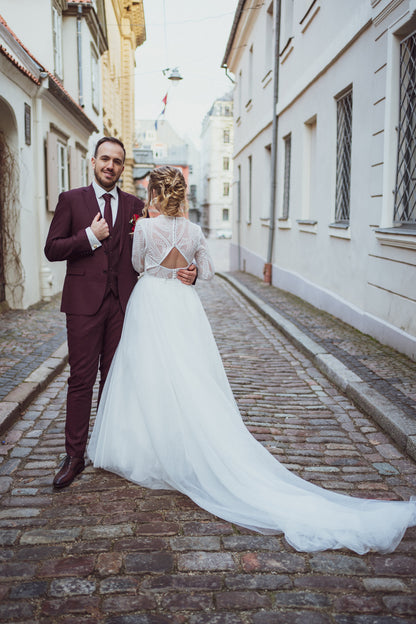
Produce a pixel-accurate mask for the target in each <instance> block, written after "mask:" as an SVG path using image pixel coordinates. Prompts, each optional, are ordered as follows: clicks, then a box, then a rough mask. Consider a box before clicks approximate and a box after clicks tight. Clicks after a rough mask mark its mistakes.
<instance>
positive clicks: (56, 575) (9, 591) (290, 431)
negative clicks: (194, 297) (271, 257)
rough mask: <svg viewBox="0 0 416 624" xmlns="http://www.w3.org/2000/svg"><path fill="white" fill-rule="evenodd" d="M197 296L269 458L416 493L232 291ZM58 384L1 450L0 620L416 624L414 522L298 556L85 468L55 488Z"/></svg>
mask: <svg viewBox="0 0 416 624" xmlns="http://www.w3.org/2000/svg"><path fill="white" fill-rule="evenodd" d="M198 291H199V293H200V296H201V299H202V302H203V304H204V306H205V309H206V311H207V313H208V316H209V319H210V321H211V325H212V327H213V331H214V334H215V338H216V340H217V344H218V346H219V349H220V352H221V355H222V358H223V361H224V365H225V368H226V372H227V375H228V378H229V380H230V383H231V385H232V388H233V391H234V394H235V397H236V399H237V402H238V404H239V407H240V410H241V413H242V416H243V418H244V421H245V423H246V425H247V426H248V428H249V429H250V431H251V432H252V434H253V435H255V437H256V438H257V439H258V440H259V441H261V442H262V443H263V444H264V445H265V446H266V447H267V448H268V449H269V450H270V452H271V453H273V454H274V455H275V456H276V458H277V459H279V461H281V462H282V463H284V465H285V466H286V467H288V468H289V469H290V470H292V471H293V472H295V473H296V474H298V475H300V476H301V477H302V478H304V479H306V480H310V481H312V482H314V483H316V484H318V485H320V486H322V487H324V488H328V489H331V490H334V491H337V492H340V493H347V494H350V495H353V496H358V497H368V498H382V499H391V500H400V499H408V498H409V497H410V496H415V495H416V463H415V461H414V460H413V459H411V458H410V457H409V456H408V455H406V454H405V453H404V451H402V450H400V449H399V448H398V447H397V446H396V445H395V443H394V442H393V441H392V439H391V438H390V437H389V435H388V434H387V433H385V432H384V431H382V430H381V429H380V428H379V426H378V425H377V424H376V423H375V422H374V421H373V420H371V419H370V418H369V417H368V416H366V415H365V414H363V413H361V412H360V411H359V410H358V409H357V408H356V407H355V406H354V404H353V403H352V402H351V401H350V399H348V398H347V397H346V396H345V395H344V394H343V393H342V392H341V391H340V390H338V389H337V388H336V387H335V386H334V385H332V383H331V382H330V381H328V379H327V378H326V377H325V376H324V375H323V373H322V372H320V371H319V370H318V369H317V368H315V367H314V366H313V365H312V363H311V361H310V359H308V358H307V357H306V355H304V354H303V353H302V352H300V351H299V350H298V349H297V348H296V347H295V346H294V345H293V343H292V342H290V341H289V339H288V338H286V337H285V336H284V335H283V334H281V333H280V332H279V331H278V330H277V329H276V328H275V327H274V326H273V325H272V324H271V323H269V321H268V320H266V319H265V318H264V317H263V316H262V315H261V314H260V313H259V312H257V311H256V310H255V309H254V308H253V307H252V306H251V305H250V304H249V303H247V301H246V300H245V299H244V298H243V297H242V296H241V295H240V294H239V293H238V292H236V290H235V289H234V288H233V286H231V285H230V284H229V283H227V282H225V281H224V280H222V279H221V278H219V277H216V278H215V279H214V280H213V281H212V282H209V283H198ZM271 292H272V291H271V290H270V293H271ZM22 314H23V313H22ZM62 316H63V315H62ZM22 318H24V317H22ZM305 318H306V317H305ZM60 322H62V318H61V321H60ZM62 329H63V325H61V326H60V327H58V328H57V327H55V330H54V331H55V337H49V338H45V337H42V340H44V341H45V340H47V339H48V340H52V341H54V340H55V339H56V344H55V342H53V345H51V350H53V349H56V348H57V347H58V346H59V345H60V344H61V342H62V340H60V339H61V338H62V335H61V333H60V332H61V331H62ZM45 331H46V326H45ZM322 331H323V330H322ZM327 331H328V332H332V333H335V329H333V328H331V329H330V327H329V325H328V330H327ZM42 340H41V341H42ZM345 345H346V343H345V344H343V345H342V346H343V347H345ZM52 347H53V348H52ZM17 348H18V347H17V346H16V349H17ZM39 348H40V347H39ZM51 350H50V351H48V352H47V354H46V357H47V356H48V355H49V354H50V352H51ZM345 351H348V348H345ZM201 356H202V354H201ZM351 356H355V353H351ZM27 357H29V355H27ZM23 359H24V358H23ZM369 359H370V356H369ZM400 362H401V360H400ZM12 365H13V366H14V365H15V364H14V363H10V367H11V366H12ZM382 365H383V366H384V364H382V363H380V366H382ZM398 366H399V364H398ZM400 366H402V364H401V363H400ZM10 367H9V369H10ZM386 370H387V367H386ZM409 374H410V373H409ZM412 374H413V373H412ZM2 375H3V376H4V379H6V378H7V367H5V368H4V370H2ZM10 376H11V375H10ZM67 376H68V370H67V369H65V370H64V371H63V372H62V373H60V374H59V375H58V376H57V377H56V378H55V379H54V380H53V381H52V382H51V383H50V384H49V385H48V386H47V388H46V389H45V390H44V391H42V392H41V393H40V394H39V395H38V396H37V397H36V398H35V400H34V401H33V402H32V403H31V404H30V405H29V407H28V408H27V409H26V411H25V412H24V413H23V415H22V416H21V418H19V419H18V420H16V422H15V423H14V425H13V426H12V427H11V428H10V429H9V431H8V432H7V433H5V434H4V437H3V439H2V444H1V446H0V453H1V458H0V496H1V507H0V528H1V531H0V544H1V550H0V552H1V565H0V571H1V573H0V622H1V623H7V624H12V623H13V624H22V623H23V622H25V623H30V624H60V623H65V624H80V623H82V624H84V623H85V624H403V623H408V624H411V623H413V622H416V528H413V529H409V530H408V531H407V533H406V535H405V537H404V539H403V541H402V542H401V544H400V545H399V547H398V549H397V550H396V551H395V552H394V553H392V554H389V555H381V554H374V553H370V554H367V555H365V556H358V555H356V554H354V553H352V552H350V551H346V550H340V551H326V552H319V553H313V554H305V553H298V552H296V551H294V550H293V549H292V548H291V547H290V546H289V545H288V544H287V543H286V542H285V540H284V539H283V538H282V536H281V535H275V536H264V535H259V534H256V533H253V532H251V531H248V530H244V529H241V528H239V527H236V526H234V525H231V524H229V523H227V522H225V521H222V520H220V519H218V518H216V517H213V516H212V515H210V514H209V513H207V512H205V511H203V510H201V509H199V508H198V507H197V506H196V505H195V504H194V503H193V502H192V501H190V500H189V499H187V498H186V497H184V496H182V495H181V494H178V493H175V492H170V491H154V490H147V489H144V488H141V487H139V486H136V485H133V484H131V483H128V482H126V481H124V480H123V479H121V478H119V477H117V476H116V475H113V474H110V473H107V472H104V471H102V470H95V469H93V468H92V467H91V466H88V467H87V468H86V470H85V471H84V472H83V473H82V474H81V476H80V477H79V478H77V479H76V480H75V481H74V483H73V484H72V485H71V486H70V487H69V488H67V489H65V490H63V491H61V492H54V491H53V490H52V487H51V483H52V479H53V475H54V473H55V471H56V469H57V466H58V464H59V462H60V460H61V458H62V457H63V456H64V416H65V398H66V379H67ZM22 378H23V377H22ZM402 381H403V383H402V386H400V384H399V382H397V383H396V386H395V387H394V389H393V390H394V392H395V393H401V396H402V398H403V408H408V407H409V405H410V402H411V401H413V398H414V386H413V389H412V388H411V383H410V382H411V379H410V377H409V380H408V379H407V378H404V377H403V378H402ZM412 393H413V394H412ZM5 394H7V392H5V393H4V394H3V395H2V396H4V395H5ZM394 396H396V395H394ZM394 396H393V395H392V400H393V399H394Z"/></svg>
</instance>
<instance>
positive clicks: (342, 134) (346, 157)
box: [335, 89, 352, 223]
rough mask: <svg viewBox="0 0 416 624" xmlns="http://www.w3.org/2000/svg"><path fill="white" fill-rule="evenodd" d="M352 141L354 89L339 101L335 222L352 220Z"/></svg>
mask: <svg viewBox="0 0 416 624" xmlns="http://www.w3.org/2000/svg"><path fill="white" fill-rule="evenodd" d="M351 140H352V89H349V90H348V91H347V92H346V93H344V94H343V96H342V97H340V98H339V99H338V101H337V175H336V190H335V194H336V195H335V221H336V222H337V223H348V222H349V219H350V187H351Z"/></svg>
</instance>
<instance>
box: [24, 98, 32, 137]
mask: <svg viewBox="0 0 416 624" xmlns="http://www.w3.org/2000/svg"><path fill="white" fill-rule="evenodd" d="M31 117H32V113H31V108H30V106H29V104H26V103H25V143H26V145H30V144H31V143H32V120H31Z"/></svg>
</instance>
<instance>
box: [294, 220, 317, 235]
mask: <svg viewBox="0 0 416 624" xmlns="http://www.w3.org/2000/svg"><path fill="white" fill-rule="evenodd" d="M296 223H297V224H298V230H299V232H307V233H308V234H317V233H318V221H315V220H314V219H296Z"/></svg>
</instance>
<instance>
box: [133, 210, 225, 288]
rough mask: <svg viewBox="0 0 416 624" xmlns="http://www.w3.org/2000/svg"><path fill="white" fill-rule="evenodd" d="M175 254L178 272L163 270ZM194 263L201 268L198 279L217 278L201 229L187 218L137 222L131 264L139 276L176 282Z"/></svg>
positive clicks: (165, 217)
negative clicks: (179, 272) (146, 274)
mask: <svg viewBox="0 0 416 624" xmlns="http://www.w3.org/2000/svg"><path fill="white" fill-rule="evenodd" d="M175 250H176V251H175ZM172 251H175V253H176V256H179V260H180V263H179V261H178V265H177V266H176V265H175V268H168V267H167V266H162V263H165V264H166V261H167V259H168V256H170V254H171V252H172ZM178 252H179V253H178ZM179 254H180V255H179ZM181 256H182V258H181ZM192 262H194V263H195V264H196V266H197V267H198V278H199V279H211V278H212V277H213V276H214V264H213V262H212V258H211V256H210V254H209V251H208V246H207V241H206V240H205V237H204V235H203V233H202V230H201V228H200V227H199V225H196V224H195V223H192V222H191V221H189V220H188V219H186V218H185V217H167V216H165V215H159V216H158V217H155V218H152V219H140V220H139V221H137V223H136V227H135V230H134V238H133V253H132V263H133V267H134V268H135V270H136V271H137V272H138V273H143V271H145V272H146V273H149V274H150V275H154V276H156V277H162V278H168V279H173V278H176V274H177V271H178V269H180V268H187V267H188V266H189V265H190V264H192Z"/></svg>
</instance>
